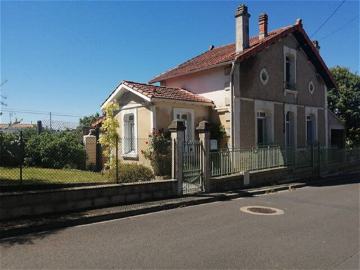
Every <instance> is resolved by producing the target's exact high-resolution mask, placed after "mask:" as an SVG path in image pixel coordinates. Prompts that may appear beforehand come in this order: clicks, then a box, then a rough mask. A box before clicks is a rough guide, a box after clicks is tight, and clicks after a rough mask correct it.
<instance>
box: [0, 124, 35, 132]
mask: <svg viewBox="0 0 360 270" xmlns="http://www.w3.org/2000/svg"><path fill="white" fill-rule="evenodd" d="M33 127H36V125H34V124H0V132H3V133H6V134H12V133H17V132H19V131H21V130H24V129H26V128H33Z"/></svg>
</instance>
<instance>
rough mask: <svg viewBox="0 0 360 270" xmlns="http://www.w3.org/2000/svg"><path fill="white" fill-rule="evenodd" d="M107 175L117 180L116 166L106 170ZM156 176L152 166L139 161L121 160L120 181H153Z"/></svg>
mask: <svg viewBox="0 0 360 270" xmlns="http://www.w3.org/2000/svg"><path fill="white" fill-rule="evenodd" d="M105 175H106V176H107V177H108V178H110V179H111V180H113V181H116V168H115V167H112V168H111V169H109V170H106V171H105ZM154 178H155V176H154V174H153V172H152V171H151V169H150V168H148V167H146V166H144V165H141V164H137V163H121V162H119V183H136V182H145V181H151V180H153V179H154Z"/></svg>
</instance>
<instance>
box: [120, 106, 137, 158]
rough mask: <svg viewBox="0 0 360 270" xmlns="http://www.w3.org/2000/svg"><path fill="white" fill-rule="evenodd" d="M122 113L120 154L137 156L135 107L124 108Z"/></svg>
mask: <svg viewBox="0 0 360 270" xmlns="http://www.w3.org/2000/svg"><path fill="white" fill-rule="evenodd" d="M121 113H122V120H123V124H122V140H121V144H122V155H123V156H124V157H137V125H136V109H131V110H124V111H122V112H121Z"/></svg>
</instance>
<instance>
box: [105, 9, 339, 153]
mask: <svg viewBox="0 0 360 270" xmlns="http://www.w3.org/2000/svg"><path fill="white" fill-rule="evenodd" d="M249 18H250V15H249V13H248V11H247V7H246V6H244V5H240V6H239V7H238V9H237V12H236V13H235V24H236V42H235V43H232V44H227V45H224V46H221V47H217V48H215V47H214V46H211V47H210V48H209V50H208V51H206V52H204V53H203V54H201V55H199V56H197V57H195V58H192V59H191V60H189V61H187V62H185V63H183V64H181V65H179V66H177V67H175V68H173V69H170V70H169V71H166V72H164V73H162V74H160V75H158V76H156V77H154V78H152V79H151V80H150V81H149V84H140V83H135V82H128V81H123V82H121V83H120V85H118V87H117V88H116V89H115V90H114V91H113V93H112V94H111V95H110V96H109V97H108V98H107V99H106V101H105V102H104V103H103V105H102V106H104V105H106V104H108V103H109V102H112V101H117V102H119V104H120V108H121V109H120V111H119V112H118V114H117V115H116V118H117V119H118V120H119V123H120V128H119V134H121V137H122V138H129V137H132V138H134V139H135V141H136V139H137V138H140V137H146V136H147V134H149V132H151V131H152V129H153V128H156V129H158V128H164V129H167V127H168V126H169V125H170V123H171V121H172V120H175V119H180V120H183V122H184V124H185V127H186V131H185V140H194V139H196V137H197V135H196V130H195V127H196V126H197V125H198V124H199V122H201V121H202V120H207V121H209V122H210V123H211V124H213V125H222V126H223V127H224V129H225V131H226V138H223V139H222V141H221V143H220V144H219V145H220V146H221V147H228V148H249V147H259V146H263V145H272V144H276V145H280V146H293V147H297V148H302V147H305V146H306V145H307V144H309V143H311V142H319V143H320V144H321V145H323V146H329V145H330V144H331V142H332V140H331V134H332V133H334V134H335V133H336V132H333V131H332V127H333V128H334V129H340V130H343V129H344V125H343V124H342V123H341V122H340V121H339V120H338V119H337V118H336V116H335V115H333V114H331V113H329V112H328V109H327V98H326V96H327V90H328V89H331V88H334V87H335V86H336V83H335V81H334V78H333V77H332V75H331V73H330V72H329V70H328V68H327V66H326V65H325V63H324V61H323V60H322V58H321V56H320V53H319V50H320V47H319V44H318V42H316V41H313V42H312V41H310V39H309V37H308V36H307V34H306V32H305V30H304V29H303V26H302V22H301V19H298V20H297V21H296V23H295V24H294V25H290V26H287V27H284V28H281V29H277V30H274V31H270V32H268V30H267V29H268V16H267V15H266V14H264V13H263V14H261V15H260V16H259V21H258V23H259V34H258V35H257V36H255V37H252V38H250V37H249V23H250V22H249ZM154 83H160V86H157V85H154ZM329 115H330V116H329ZM329 118H331V121H332V122H331V121H330V123H331V125H329ZM334 136H335V135H334ZM132 145H133V146H132V149H123V152H124V153H126V152H128V153H130V156H131V152H133V153H135V155H136V153H137V149H136V143H134V144H132Z"/></svg>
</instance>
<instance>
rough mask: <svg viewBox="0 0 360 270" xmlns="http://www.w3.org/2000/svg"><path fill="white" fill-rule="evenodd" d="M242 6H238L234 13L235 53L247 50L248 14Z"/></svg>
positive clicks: (245, 7)
mask: <svg viewBox="0 0 360 270" xmlns="http://www.w3.org/2000/svg"><path fill="white" fill-rule="evenodd" d="M247 9H248V8H247V6H245V5H244V4H242V5H240V6H238V8H237V12H236V13H235V28H236V53H239V52H242V51H243V50H245V49H247V48H249V18H250V14H249V13H248V11H247Z"/></svg>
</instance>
